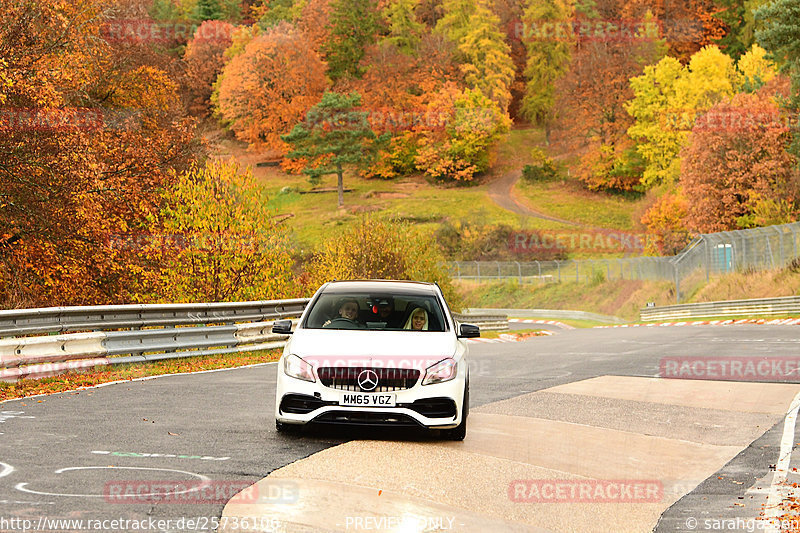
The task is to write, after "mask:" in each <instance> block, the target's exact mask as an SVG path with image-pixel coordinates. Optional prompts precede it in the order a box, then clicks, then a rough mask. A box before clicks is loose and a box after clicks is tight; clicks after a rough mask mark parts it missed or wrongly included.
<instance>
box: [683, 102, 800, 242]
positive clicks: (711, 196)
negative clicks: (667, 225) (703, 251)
mask: <svg viewBox="0 0 800 533" xmlns="http://www.w3.org/2000/svg"><path fill="white" fill-rule="evenodd" d="M785 118H786V117H785V115H784V114H783V113H782V111H781V109H780V108H779V107H778V106H777V105H776V104H775V103H774V101H773V100H772V98H771V97H770V96H769V95H768V94H764V93H763V92H762V93H759V94H739V95H737V96H735V97H734V98H733V99H732V100H731V101H730V102H721V103H719V104H716V105H715V106H713V107H711V108H710V109H709V110H708V112H707V113H706V114H704V115H703V116H701V117H699V118H698V120H697V122H696V123H695V125H694V128H693V130H692V133H691V137H690V140H689V144H688V146H687V147H686V150H685V151H684V153H683V172H682V175H681V186H682V188H683V190H684V192H685V194H686V197H687V198H691V202H690V203H689V206H688V209H687V217H686V222H687V225H688V226H689V228H690V229H691V230H693V231H697V232H702V233H707V232H716V231H727V230H732V229H739V228H741V227H750V226H753V225H759V222H760V223H761V224H763V223H778V222H788V221H790V220H792V219H793V218H794V217H795V216H796V214H797V201H798V196H800V194H799V192H800V188H798V181H797V178H798V176H797V173H796V171H795V165H796V161H795V160H794V157H793V156H791V155H790V154H789V153H788V152H787V151H786V146H787V143H788V141H789V133H790V130H789V126H788V125H787V123H786V120H785ZM764 215H767V216H769V220H761V221H759V218H760V217H761V218H764Z"/></svg>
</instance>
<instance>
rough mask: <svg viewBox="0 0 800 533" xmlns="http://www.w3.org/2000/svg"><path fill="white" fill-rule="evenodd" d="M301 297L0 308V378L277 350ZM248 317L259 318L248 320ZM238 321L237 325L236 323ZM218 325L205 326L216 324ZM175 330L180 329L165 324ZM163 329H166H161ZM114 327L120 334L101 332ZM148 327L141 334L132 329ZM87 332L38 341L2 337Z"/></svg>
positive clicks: (485, 323)
mask: <svg viewBox="0 0 800 533" xmlns="http://www.w3.org/2000/svg"><path fill="white" fill-rule="evenodd" d="M308 301H309V300H308V299H296V300H269V301H262V302H239V303H236V302H234V303H222V304H216V303H202V304H165V305H160V304H157V305H129V306H125V305H118V306H93V307H55V308H47V309H15V310H10V311H0V337H2V336H6V338H0V380H16V379H19V378H22V377H44V376H49V375H54V374H58V373H61V372H64V371H67V370H71V369H78V368H89V367H93V366H105V365H117V364H128V363H135V362H152V361H159V360H164V359H177V358H185V357H194V356H199V355H218V354H226V353H235V352H247V351H255V350H268V349H273V348H279V347H282V346H283V345H284V344H285V341H286V338H287V336H286V335H276V334H273V333H272V321H271V320H270V321H263V320H262V319H263V318H264V317H269V318H273V319H277V318H288V317H297V316H299V315H300V314H301V313H302V311H303V309H304V308H305V306H306V305H307V304H308ZM454 318H455V319H456V320H457V321H460V322H469V323H474V324H476V325H479V326H481V327H482V328H484V329H487V330H491V329H494V330H502V329H508V319H507V318H506V317H505V316H499V315H481V316H475V315H454ZM253 319H259V321H255V322H253V321H252V320H253ZM237 322H239V323H237ZM220 323H223V324H225V325H208V324H220ZM175 325H183V326H184V327H172V326H175ZM164 326H166V327H164ZM121 328H136V329H123V330H121V331H109V330H113V329H117V330H119V329H121ZM138 328H148V329H138ZM84 329H92V330H93V331H90V332H85V333H68V334H62V335H46V336H39V337H20V336H17V337H8V335H12V334H13V335H25V334H28V335H30V334H32V333H42V332H58V331H75V330H84Z"/></svg>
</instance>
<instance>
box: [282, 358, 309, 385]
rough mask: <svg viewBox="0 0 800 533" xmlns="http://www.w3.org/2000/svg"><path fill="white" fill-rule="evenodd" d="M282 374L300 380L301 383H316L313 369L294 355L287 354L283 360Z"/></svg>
mask: <svg viewBox="0 0 800 533" xmlns="http://www.w3.org/2000/svg"><path fill="white" fill-rule="evenodd" d="M283 372H284V373H285V374H286V375H287V376H290V377H293V378H297V379H302V380H303V381H310V382H312V383H313V382H315V381H316V379H314V369H313V367H312V366H311V365H310V364H309V363H308V362H307V361H305V360H303V359H301V358H300V357H298V356H296V355H294V354H289V355H288V356H287V357H286V358H285V359H284V360H283Z"/></svg>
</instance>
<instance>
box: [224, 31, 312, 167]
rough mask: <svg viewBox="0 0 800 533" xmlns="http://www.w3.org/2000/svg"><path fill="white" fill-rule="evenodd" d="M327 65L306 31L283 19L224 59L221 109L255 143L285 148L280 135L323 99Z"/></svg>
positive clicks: (254, 145)
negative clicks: (234, 54)
mask: <svg viewBox="0 0 800 533" xmlns="http://www.w3.org/2000/svg"><path fill="white" fill-rule="evenodd" d="M325 69H326V66H325V63H324V62H323V61H322V60H321V59H320V58H319V55H317V52H315V51H314V49H313V48H312V47H311V45H310V43H309V42H308V40H307V39H306V37H305V36H304V35H303V34H302V33H300V32H298V31H296V30H295V29H294V28H292V27H291V26H290V25H289V24H287V23H280V24H278V25H276V26H275V27H273V28H271V29H269V30H268V31H266V32H265V33H262V34H261V35H258V36H257V37H255V38H254V39H253V40H252V41H250V43H248V44H247V46H246V47H245V49H244V52H243V53H241V54H239V55H237V56H235V57H234V58H233V59H231V60H230V62H229V63H228V64H227V65H226V67H225V70H224V71H223V73H222V77H221V78H220V83H219V113H220V115H221V116H222V117H223V119H224V120H225V121H226V122H227V123H228V124H229V125H230V128H231V130H233V132H234V133H235V134H236V136H237V137H238V138H239V139H241V140H243V141H246V142H248V143H249V144H250V147H251V148H253V149H263V148H268V149H275V150H281V151H285V145H284V143H283V142H282V141H281V140H280V136H281V135H282V134H284V133H287V132H288V131H290V130H291V129H292V127H293V126H294V125H295V124H296V123H297V122H299V121H300V120H302V119H303V117H304V116H305V113H306V111H308V110H309V109H310V108H311V107H312V106H313V105H314V104H316V103H317V102H318V101H319V99H320V97H321V96H322V93H323V92H324V91H325V89H326V88H327V86H328V80H327V78H326V77H325Z"/></svg>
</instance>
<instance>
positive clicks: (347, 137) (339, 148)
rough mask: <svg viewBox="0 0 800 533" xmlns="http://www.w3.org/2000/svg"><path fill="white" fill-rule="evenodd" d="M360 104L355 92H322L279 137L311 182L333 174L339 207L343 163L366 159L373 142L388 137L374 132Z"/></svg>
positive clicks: (342, 203)
mask: <svg viewBox="0 0 800 533" xmlns="http://www.w3.org/2000/svg"><path fill="white" fill-rule="evenodd" d="M360 105H361V96H360V95H359V94H358V93H351V94H349V95H343V94H339V93H335V92H326V93H325V94H324V95H322V100H321V101H320V102H319V103H318V104H317V105H315V106H314V107H312V108H311V109H310V110H309V111H308V113H306V118H305V120H304V121H303V122H301V123H300V124H297V125H296V126H295V127H294V129H293V130H292V131H291V133H289V134H287V135H283V136H282V137H281V138H282V139H283V140H284V142H287V143H289V144H290V145H291V146H292V148H293V150H292V151H290V152H289V153H288V154H287V157H288V158H289V159H299V160H303V163H304V167H305V168H303V173H304V174H306V175H308V177H309V179H310V180H311V183H318V182H319V179H320V178H321V177H322V176H325V175H327V174H336V176H337V178H338V182H337V187H338V192H339V207H340V208H343V207H344V167H345V165H357V166H359V165H366V164H368V163H370V162H371V161H372V159H373V154H374V150H375V149H376V148H377V146H378V145H380V144H381V143H383V142H385V141H386V140H388V134H387V135H386V136H382V137H380V138H379V137H377V136H376V135H375V133H374V132H373V131H372V129H371V127H370V124H369V120H368V116H369V113H368V112H366V111H359V110H358V107H359V106H360Z"/></svg>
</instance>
